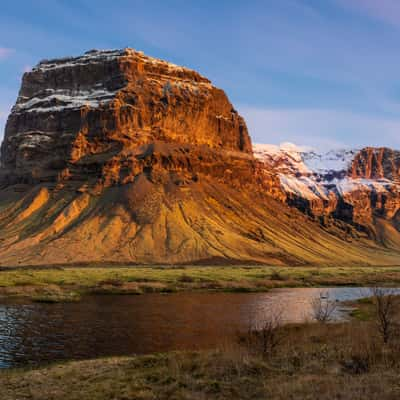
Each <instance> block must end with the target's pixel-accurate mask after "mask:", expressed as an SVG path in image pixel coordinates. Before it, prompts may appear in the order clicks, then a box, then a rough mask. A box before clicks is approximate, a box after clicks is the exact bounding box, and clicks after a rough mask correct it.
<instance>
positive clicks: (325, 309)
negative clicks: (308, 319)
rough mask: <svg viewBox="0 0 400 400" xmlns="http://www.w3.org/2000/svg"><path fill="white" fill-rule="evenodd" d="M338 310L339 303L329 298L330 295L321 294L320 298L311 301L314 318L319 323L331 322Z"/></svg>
mask: <svg viewBox="0 0 400 400" xmlns="http://www.w3.org/2000/svg"><path fill="white" fill-rule="evenodd" d="M336 309H337V303H336V301H335V300H331V299H330V298H329V293H322V292H321V293H320V294H319V296H318V297H316V298H314V299H312V300H311V313H312V317H313V318H314V319H315V320H316V321H318V322H322V323H327V322H329V321H331V320H332V318H333V314H334V312H335V311H336Z"/></svg>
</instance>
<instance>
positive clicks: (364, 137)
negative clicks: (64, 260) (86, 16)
mask: <svg viewBox="0 0 400 400" xmlns="http://www.w3.org/2000/svg"><path fill="white" fill-rule="evenodd" d="M239 111H240V112H241V114H242V115H243V116H244V117H245V119H246V122H247V125H248V128H249V132H250V135H251V136H252V139H253V141H254V142H258V143H273V144H279V143H281V142H292V143H295V144H299V145H306V146H311V147H315V148H319V149H327V148H339V147H355V146H356V147H360V146H385V145H386V146H395V147H397V148H400V138H399V137H398V132H399V131H400V119H389V118H379V117H371V116H368V115H364V114H355V113H352V112H347V111H341V110H320V109H262V108H251V107H240V108H239Z"/></svg>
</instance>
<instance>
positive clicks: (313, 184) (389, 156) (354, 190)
mask: <svg viewBox="0 0 400 400" xmlns="http://www.w3.org/2000/svg"><path fill="white" fill-rule="evenodd" d="M254 154H255V156H256V158H258V159H259V160H260V161H261V162H262V163H263V165H264V168H266V169H268V170H271V169H272V170H274V171H275V172H276V173H277V175H278V176H279V180H280V187H281V188H282V190H283V191H284V193H285V194H286V201H287V203H289V204H291V205H294V206H296V207H297V208H299V209H300V210H302V211H304V212H306V213H308V214H310V215H313V216H316V217H320V218H321V221H323V222H324V223H325V222H326V217H332V218H333V220H335V219H336V220H341V221H345V222H347V223H350V224H353V225H355V226H357V227H358V228H359V229H361V230H365V231H367V232H368V234H370V235H372V236H374V237H378V236H379V234H380V231H381V230H380V229H379V228H377V226H376V223H377V219H384V220H386V221H388V222H390V223H392V224H394V227H395V228H396V230H397V226H398V225H397V220H398V218H399V217H398V212H399V209H400V175H399V171H400V152H399V151H395V150H392V149H388V148H371V147H368V148H364V149H349V150H335V151H333V150H332V151H328V152H325V153H318V152H315V151H313V150H311V149H305V148H299V147H296V146H294V145H290V144H286V145H285V144H284V145H282V146H273V145H255V146H254Z"/></svg>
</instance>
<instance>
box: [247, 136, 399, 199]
mask: <svg viewBox="0 0 400 400" xmlns="http://www.w3.org/2000/svg"><path fill="white" fill-rule="evenodd" d="M253 151H254V156H255V157H256V158H257V159H258V160H260V161H261V162H263V163H264V164H265V165H266V166H268V168H269V169H270V170H271V169H272V170H274V171H275V172H277V173H278V176H279V179H280V183H281V187H282V189H283V190H284V191H285V192H286V193H288V194H293V195H295V196H297V197H301V198H303V199H307V200H313V199H323V200H328V199H329V197H330V196H331V195H340V196H342V197H343V196H346V194H348V193H352V192H354V191H358V190H362V191H374V192H377V193H382V192H386V191H388V190H391V188H393V187H394V186H396V187H397V185H395V183H394V182H392V181H390V180H388V179H361V178H357V179H353V178H352V177H351V166H352V162H353V160H354V158H355V156H356V155H357V153H358V152H359V151H360V149H338V150H329V151H327V152H318V151H316V150H314V149H312V148H309V147H304V146H296V145H294V144H292V143H283V144H281V145H270V144H254V146H253Z"/></svg>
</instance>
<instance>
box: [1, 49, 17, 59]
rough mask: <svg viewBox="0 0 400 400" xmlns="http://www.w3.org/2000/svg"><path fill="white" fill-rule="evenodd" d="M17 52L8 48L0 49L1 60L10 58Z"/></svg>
mask: <svg viewBox="0 0 400 400" xmlns="http://www.w3.org/2000/svg"><path fill="white" fill-rule="evenodd" d="M14 52H15V50H14V49H9V48H7V47H0V60H3V59H5V58H8V57H10V56H11V55H12V54H13V53H14Z"/></svg>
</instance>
